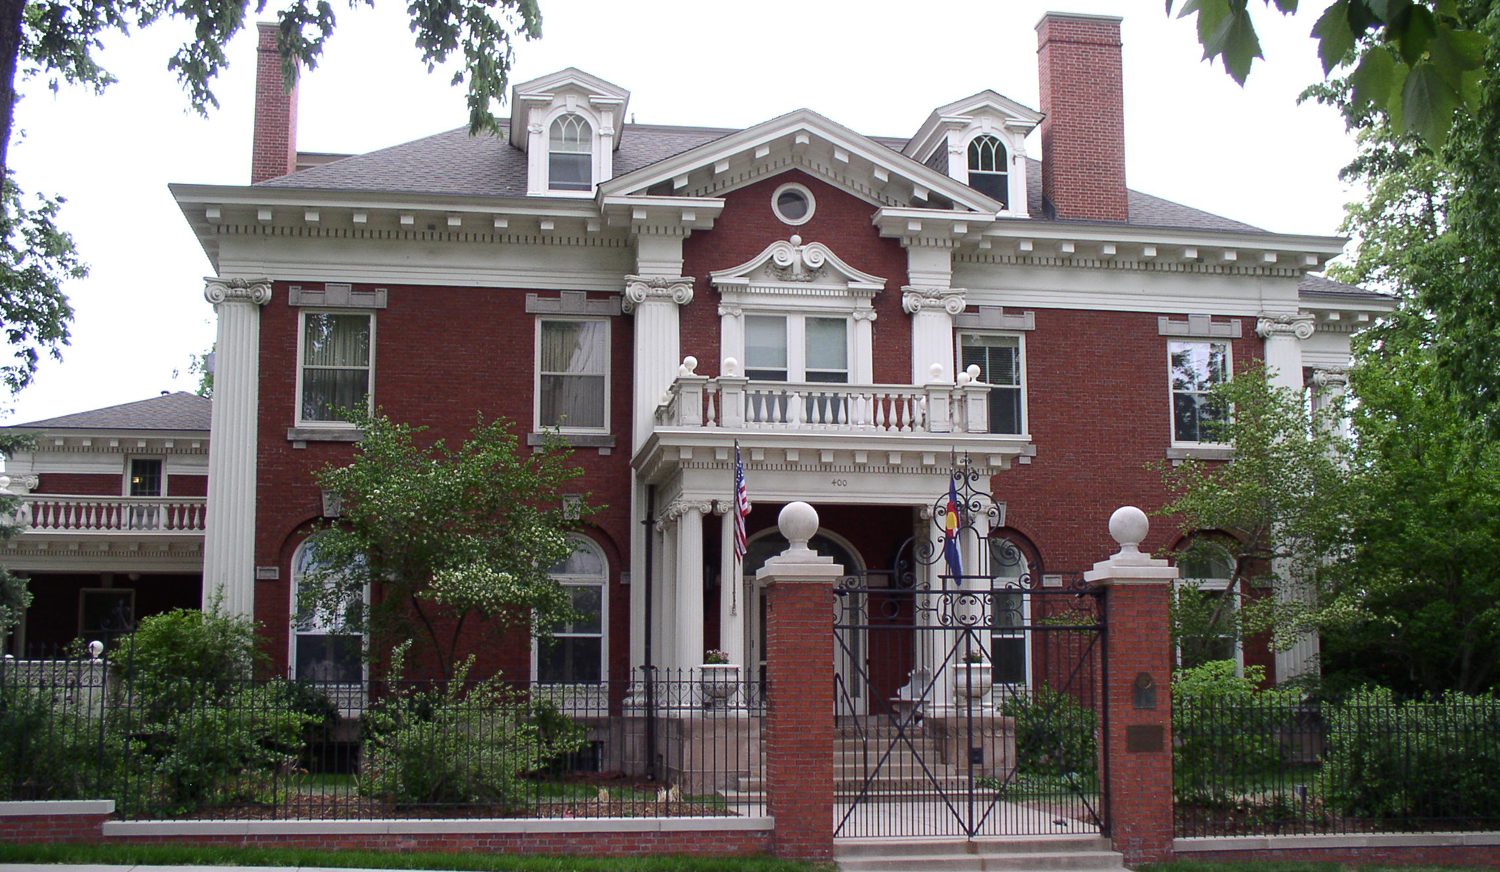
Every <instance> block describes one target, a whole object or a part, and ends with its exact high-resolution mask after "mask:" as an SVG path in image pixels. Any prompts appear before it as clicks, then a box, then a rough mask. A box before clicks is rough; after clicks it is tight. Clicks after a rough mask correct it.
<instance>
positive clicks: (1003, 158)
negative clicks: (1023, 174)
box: [969, 136, 1010, 209]
mask: <svg viewBox="0 0 1500 872" xmlns="http://www.w3.org/2000/svg"><path fill="white" fill-rule="evenodd" d="M1009 170H1010V154H1009V153H1008V152H1007V151H1006V150H1005V144H1004V143H1002V142H1001V141H1000V140H999V139H997V138H995V137H993V136H979V137H975V138H974V140H973V141H972V142H970V143H969V187H971V188H973V189H974V190H976V191H978V192H979V193H981V194H984V195H986V196H988V197H991V198H993V199H995V200H998V201H1000V205H1002V206H1004V207H1005V208H1007V209H1009V208H1010V172H1009Z"/></svg>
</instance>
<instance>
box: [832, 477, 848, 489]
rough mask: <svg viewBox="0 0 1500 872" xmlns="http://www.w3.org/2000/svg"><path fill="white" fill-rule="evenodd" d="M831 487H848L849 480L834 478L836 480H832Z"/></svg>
mask: <svg viewBox="0 0 1500 872" xmlns="http://www.w3.org/2000/svg"><path fill="white" fill-rule="evenodd" d="M833 486H834V487H848V486H849V479H847V478H836V479H834V480H833Z"/></svg>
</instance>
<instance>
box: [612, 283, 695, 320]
mask: <svg viewBox="0 0 1500 872" xmlns="http://www.w3.org/2000/svg"><path fill="white" fill-rule="evenodd" d="M647 300H651V301H656V302H662V303H676V304H677V305H679V306H686V305H687V304H688V303H691V302H692V301H693V279H692V277H691V276H674V277H667V276H626V277H625V299H624V300H623V301H622V303H621V308H623V309H624V310H625V311H626V313H630V312H633V311H635V307H636V306H639V305H641V304H642V303H645V302H646V301H647Z"/></svg>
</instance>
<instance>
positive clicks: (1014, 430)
mask: <svg viewBox="0 0 1500 872" xmlns="http://www.w3.org/2000/svg"><path fill="white" fill-rule="evenodd" d="M958 344H959V360H958V368H959V370H960V371H962V370H965V369H968V368H969V367H970V366H978V367H979V380H980V381H982V382H984V383H986V384H988V385H990V396H989V401H990V420H989V425H990V432H991V433H1004V434H1007V435H1012V436H1018V435H1020V434H1022V433H1025V432H1026V393H1025V381H1024V367H1023V365H1022V360H1021V350H1022V341H1021V337H1019V336H1005V335H999V334H991V333H964V334H961V335H960V336H959V343H958Z"/></svg>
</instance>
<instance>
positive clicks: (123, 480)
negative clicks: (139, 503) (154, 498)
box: [120, 454, 171, 499]
mask: <svg viewBox="0 0 1500 872" xmlns="http://www.w3.org/2000/svg"><path fill="white" fill-rule="evenodd" d="M137 460H159V461H161V493H160V494H159V496H161V497H165V496H166V495H167V494H169V493H171V491H169V490H167V458H166V457H165V456H164V455H161V454H129V455H126V457H125V473H124V475H122V476H120V496H122V497H128V496H130V470H131V467H132V466H133V465H134V463H135V462H136V461H137ZM144 499H150V497H145V498H144Z"/></svg>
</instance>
